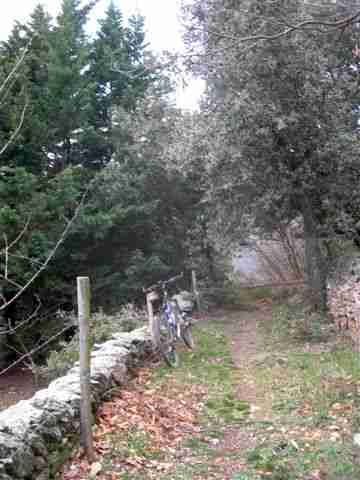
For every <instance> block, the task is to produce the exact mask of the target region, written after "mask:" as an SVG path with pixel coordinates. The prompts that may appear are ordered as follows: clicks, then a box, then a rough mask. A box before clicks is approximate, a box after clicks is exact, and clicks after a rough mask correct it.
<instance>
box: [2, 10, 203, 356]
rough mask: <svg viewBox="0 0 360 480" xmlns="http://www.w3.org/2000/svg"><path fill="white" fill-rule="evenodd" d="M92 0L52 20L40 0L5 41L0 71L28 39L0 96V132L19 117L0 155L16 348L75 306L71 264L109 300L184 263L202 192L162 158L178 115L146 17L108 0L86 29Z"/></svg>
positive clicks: (8, 318) (119, 300)
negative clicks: (91, 32) (94, 26)
mask: <svg viewBox="0 0 360 480" xmlns="http://www.w3.org/2000/svg"><path fill="white" fill-rule="evenodd" d="M95 3H96V1H88V2H80V1H79V0H64V1H63V2H62V6H61V10H60V13H59V16H58V17H57V18H56V19H55V21H53V20H52V19H51V18H50V16H49V15H48V13H47V12H46V10H45V9H44V8H43V7H41V6H38V7H36V9H35V10H34V12H33V14H32V15H31V17H30V20H29V22H27V23H20V22H18V23H17V24H16V25H15V27H14V29H13V31H12V33H11V35H10V36H9V38H8V40H7V41H4V42H2V43H1V45H0V82H2V81H5V79H6V77H7V76H8V75H9V73H10V72H11V70H12V69H13V68H14V65H15V64H16V62H17V60H18V58H19V57H20V56H21V54H22V53H23V52H24V48H28V50H29V51H28V54H27V55H25V57H24V60H23V62H22V63H21V65H20V68H19V70H18V71H17V74H16V75H15V76H14V77H12V79H11V82H9V83H8V84H7V85H6V86H7V89H6V95H5V99H4V101H3V103H2V105H0V142H1V144H5V143H6V142H7V141H9V139H11V136H12V134H13V133H14V132H16V130H17V128H18V127H21V128H20V129H19V133H18V135H17V136H16V138H14V139H13V141H12V143H11V144H10V146H9V148H8V149H7V150H6V151H5V152H4V154H3V155H2V156H1V160H0V167H1V170H0V197H1V204H2V207H1V209H0V230H1V232H3V233H2V236H1V239H0V242H1V249H0V253H1V258H0V260H1V263H0V275H1V276H0V287H1V290H2V292H1V293H2V295H3V297H2V299H3V301H4V302H9V301H11V299H12V298H13V297H14V295H16V294H18V293H19V291H21V289H22V287H23V286H24V285H26V283H27V282H29V281H31V279H32V278H34V280H33V281H32V283H31V285H30V286H28V287H26V288H25V290H24V292H25V293H23V294H22V295H20V296H19V297H18V298H17V299H16V301H14V302H12V303H11V304H10V305H9V306H8V307H7V308H6V310H5V312H4V321H5V322H6V324H9V325H10V328H9V329H8V332H7V333H8V335H7V338H6V341H7V344H8V345H9V348H10V350H11V351H12V352H13V353H14V352H15V351H16V352H17V353H16V355H18V356H21V355H22V354H26V353H28V352H29V351H31V350H32V348H33V347H34V346H39V347H40V346H41V345H42V343H43V342H44V341H47V340H48V339H49V338H51V337H52V336H53V335H54V334H55V333H56V332H57V331H59V330H60V329H61V328H62V327H65V326H66V324H65V322H64V321H63V320H62V319H60V320H61V321H59V318H57V316H56V314H55V312H56V311H57V310H59V309H60V310H61V311H65V312H70V311H73V310H74V309H75V278H76V276H78V275H87V276H90V278H91V284H92V293H93V308H94V309H96V308H97V307H103V308H104V309H105V310H106V311H110V310H111V311H113V310H116V309H117V308H119V306H121V305H122V304H125V303H127V302H128V301H137V302H139V303H141V302H143V301H144V298H143V295H142V293H141V290H142V287H143V286H145V285H146V284H147V283H153V281H155V280H158V279H160V278H163V277H164V276H166V275H170V274H172V273H175V272H176V271H180V270H183V269H184V264H186V265H188V263H187V262H186V261H187V259H188V257H189V245H188V243H187V240H188V232H189V231H190V230H191V228H192V226H193V224H194V222H195V221H196V219H197V215H196V212H195V207H196V205H197V204H198V201H199V192H198V190H197V188H194V187H193V185H192V184H191V183H189V182H188V181H187V178H186V177H185V176H184V175H183V174H182V173H180V172H178V171H176V172H175V171H174V170H171V169H169V168H168V163H169V162H171V160H170V159H169V158H170V157H169V155H168V152H169V151H170V150H171V148H170V143H171V142H173V141H174V139H173V135H172V132H173V129H174V126H175V123H176V121H177V119H178V118H180V117H181V113H180V112H179V111H178V110H177V109H176V108H175V107H174V106H173V104H172V102H171V100H170V96H169V94H171V92H172V91H173V85H172V84H171V81H170V79H169V72H168V68H165V67H164V66H163V65H162V63H161V62H160V60H159V59H158V58H156V57H155V56H154V55H153V54H152V53H151V52H149V51H148V48H147V46H146V44H145V34H144V31H145V24H144V19H143V18H142V17H137V16H135V17H132V18H130V19H129V21H128V22H127V24H126V23H125V21H124V19H123V17H122V13H121V11H120V10H119V9H118V8H117V7H116V6H115V4H114V3H113V2H110V5H109V8H108V10H107V12H106V13H105V16H104V18H103V19H101V20H100V21H99V27H98V32H97V33H96V36H95V38H89V37H88V36H87V35H86V33H85V26H86V22H87V19H88V16H89V13H90V12H91V9H92V8H93V6H94V5H95ZM22 113H24V114H25V115H24V121H23V124H22V123H21V122H20V119H21V115H22ZM79 205H81V209H80V210H79ZM75 214H76V222H74V223H71V219H72V218H74V215H75ZM69 225H71V229H70V230H69V231H68V227H69ZM7 247H9V248H7ZM54 253H56V254H55V255H54V258H52V261H51V262H50V264H49V265H48V264H46V265H45V262H47V259H48V258H49V255H50V256H51V257H52V255H53V254H54ZM45 266H46V268H45ZM39 271H40V272H41V275H39V276H38V275H37V273H38V272H39ZM20 326H23V328H20ZM104 327H105V325H104ZM14 328H15V332H16V335H14V331H12V329H14ZM57 329H58V330H57ZM50 347H51V348H56V343H52V344H50ZM39 358H40V359H42V354H41V355H40V357H39Z"/></svg>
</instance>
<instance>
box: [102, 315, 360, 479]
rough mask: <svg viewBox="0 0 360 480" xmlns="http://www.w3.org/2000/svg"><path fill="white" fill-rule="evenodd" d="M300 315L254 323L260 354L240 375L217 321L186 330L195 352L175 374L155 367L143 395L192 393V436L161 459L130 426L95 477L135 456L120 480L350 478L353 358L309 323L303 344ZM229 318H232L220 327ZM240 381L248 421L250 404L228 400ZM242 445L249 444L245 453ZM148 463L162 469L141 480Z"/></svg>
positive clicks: (358, 471)
mask: <svg viewBox="0 0 360 480" xmlns="http://www.w3.org/2000/svg"><path fill="white" fill-rule="evenodd" d="M239 315H241V313H240V314H239ZM304 315H306V312H304V311H303V310H302V308H301V306H300V305H296V306H295V307H289V306H286V305H279V306H277V307H275V308H274V314H273V317H272V318H271V319H269V321H267V322H260V323H258V328H259V337H260V339H261V338H262V344H261V340H260V345H259V351H260V352H261V354H262V353H265V354H266V356H265V357H264V358H263V359H262V361H261V362H260V363H259V362H256V361H255V360H254V362H252V363H251V364H250V368H247V369H246V372H245V371H244V369H241V368H240V370H239V369H237V368H235V366H234V364H233V362H232V358H231V354H230V348H229V347H230V346H229V340H228V338H227V337H226V336H225V335H224V334H223V331H224V322H223V321H212V322H206V323H204V324H202V325H200V326H199V327H197V328H195V329H194V330H195V331H194V336H195V339H196V349H195V350H194V351H189V350H186V349H185V348H183V349H181V352H180V360H181V361H180V366H179V368H176V369H171V368H168V367H166V366H165V365H164V364H162V363H161V364H160V365H159V367H158V368H157V369H156V370H154V372H153V375H152V379H151V382H150V384H149V385H147V386H146V388H149V389H154V391H155V390H156V391H159V389H160V391H161V392H163V394H164V395H168V396H171V395H173V398H178V397H179V398H180V396H181V395H182V394H183V392H189V395H190V394H191V395H192V393H190V392H193V391H194V392H195V397H194V399H193V401H194V403H196V402H198V403H199V404H200V405H201V409H200V414H199V418H198V422H199V425H198V427H199V428H198V434H191V436H190V435H189V436H188V437H187V438H185V439H184V440H183V441H182V443H181V444H180V445H176V447H175V448H174V445H169V447H170V448H169V451H167V450H166V449H165V451H161V450H157V449H156V448H154V446H153V445H152V444H151V439H150V438H149V437H148V436H147V435H146V434H144V432H142V431H141V428H140V427H139V428H134V429H133V430H131V431H129V432H127V433H125V432H123V433H121V434H116V435H114V437H113V441H112V442H111V445H112V447H111V449H110V451H108V452H107V454H106V456H105V459H106V462H107V464H106V469H104V470H105V471H108V472H113V471H116V468H117V467H116V459H119V458H120V459H121V458H122V459H127V458H135V459H139V458H140V459H142V462H143V464H144V467H143V468H140V469H137V470H134V471H133V472H130V473H129V474H127V473H124V471H123V470H122V471H121V478H122V479H125V480H126V479H127V478H128V479H130V478H131V479H134V480H150V479H152V478H157V479H159V480H205V479H206V480H207V479H223V478H225V477H224V471H228V470H227V468H228V465H230V464H231V465H234V466H235V468H234V469H233V470H232V471H233V472H234V473H233V476H232V478H231V480H265V479H269V480H319V479H321V480H345V479H346V480H356V479H360V467H359V465H358V462H357V460H356V459H357V455H358V452H356V451H354V447H353V433H354V432H359V431H360V362H359V360H358V354H356V353H354V352H352V351H351V350H350V349H349V348H348V347H347V345H345V344H342V343H339V342H338V341H335V338H334V336H333V335H332V334H331V332H330V333H329V329H328V325H327V324H326V322H325V321H324V320H323V319H321V318H315V322H318V323H319V325H318V326H317V327H316V329H314V332H315V330H316V331H317V332H318V333H317V334H316V335H314V334H313V333H311V329H310V335H309V336H307V335H305V336H304V335H303V333H304V332H305V331H306V330H307V329H308V327H309V322H308V320H309V319H307V318H306V319H305V324H306V328H303V326H302V325H299V322H301V321H302V316H304ZM230 318H231V319H234V318H236V316H234V315H233V314H232V315H231V316H229V317H226V319H224V321H227V322H229V321H230V320H229V319H230ZM249 318H252V317H251V315H250V317H249ZM232 321H234V320H232ZM299 332H300V334H299ZM277 356H279V359H281V362H280V361H275V362H274V361H272V360H273V359H274V358H277ZM245 373H246V375H247V376H250V380H251V382H252V383H253V384H254V385H255V386H256V388H255V392H256V394H257V398H253V397H251V398H252V399H253V400H252V402H254V403H255V404H256V405H261V410H257V413H256V415H255V416H254V415H252V414H251V412H252V408H251V407H252V406H253V405H250V403H249V402H248V401H247V400H246V399H242V398H238V396H237V385H238V384H239V382H241V381H244V382H245V379H244V374H245ZM197 392H200V393H199V395H198V396H197V394H198V393H197ZM253 393H254V392H253ZM177 396H178V397H177ZM234 431H235V432H238V431H241V432H242V435H241V438H243V439H244V441H243V444H242V445H240V446H239V447H238V449H236V448H233V447H232V444H231V440H232V435H233V433H232V432H234ZM247 439H255V440H253V441H252V443H251V446H250V442H248V441H247ZM229 445H230V446H231V447H229ZM157 461H159V462H160V463H161V462H162V463H163V464H169V463H171V468H170V469H169V470H166V471H162V470H159V471H157V472H154V471H152V474H151V475H150V473H149V471H148V470H147V467H146V465H147V462H157ZM237 465H241V468H239V470H240V471H238V472H236V470H237ZM127 475H128V476H127ZM153 475H155V476H153ZM226 478H228V477H227V476H226Z"/></svg>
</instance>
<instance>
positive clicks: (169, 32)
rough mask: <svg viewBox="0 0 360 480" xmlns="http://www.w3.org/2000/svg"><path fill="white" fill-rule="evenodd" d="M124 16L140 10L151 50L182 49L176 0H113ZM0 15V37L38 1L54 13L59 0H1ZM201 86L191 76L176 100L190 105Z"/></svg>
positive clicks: (104, 0) (96, 14)
mask: <svg viewBox="0 0 360 480" xmlns="http://www.w3.org/2000/svg"><path fill="white" fill-rule="evenodd" d="M0 1H1V0H0ZM114 1H115V4H117V5H118V7H119V8H120V10H121V12H122V13H123V14H124V16H125V17H128V16H129V15H131V14H134V13H140V14H142V15H144V17H145V25H146V33H147V41H148V42H149V43H150V46H151V49H153V50H155V51H158V52H160V51H162V50H165V49H166V50H170V51H181V50H183V48H184V47H183V43H182V40H181V23H180V21H179V9H180V8H179V7H180V0H114ZM2 2H3V3H4V4H6V6H4V7H3V8H2V11H1V17H0V39H6V37H7V36H8V35H9V33H10V31H11V29H12V26H13V24H14V21H15V20H19V21H26V20H27V19H28V17H29V15H30V13H31V12H32V11H33V10H34V8H35V6H36V5H37V4H38V3H42V4H43V5H44V6H45V8H46V10H47V11H48V12H49V13H50V14H51V15H52V16H53V17H55V16H56V15H57V14H58V12H59V8H60V4H61V0H40V2H39V0H2ZM108 4H109V0H100V1H99V3H98V5H97V6H96V7H95V8H94V10H93V12H92V16H91V18H90V20H89V32H92V31H95V30H96V25H97V19H99V18H101V16H102V15H103V13H104V10H105V9H106V8H107V6H108ZM202 90H203V82H202V81H200V80H191V81H190V82H189V86H188V88H186V89H185V90H184V89H183V88H182V87H181V86H179V88H178V91H177V101H178V104H179V105H180V106H182V107H183V108H190V109H193V108H195V107H196V104H197V101H198V99H199V96H200V95H201V92H202Z"/></svg>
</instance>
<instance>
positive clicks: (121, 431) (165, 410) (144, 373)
mask: <svg viewBox="0 0 360 480" xmlns="http://www.w3.org/2000/svg"><path fill="white" fill-rule="evenodd" d="M150 377H151V371H150V370H149V369H141V370H139V371H138V372H137V376H136V378H135V379H134V380H133V381H132V382H131V383H130V384H129V385H128V387H127V388H123V389H122V390H121V391H119V393H118V395H117V396H116V397H114V398H113V399H112V400H110V401H108V402H106V403H104V404H103V405H102V406H101V407H100V408H99V410H98V412H97V425H96V427H95V428H94V447H95V452H96V454H97V462H96V465H95V466H94V464H93V465H92V466H91V465H89V464H88V463H87V462H86V461H84V460H83V459H82V452H81V450H79V451H78V452H77V453H76V455H75V456H74V457H73V459H72V461H71V463H70V464H69V465H67V467H66V469H65V471H64V473H63V476H62V480H75V479H76V480H81V479H83V478H84V479H85V478H93V477H94V478H95V477H96V478H97V479H98V480H102V479H104V480H105V479H106V480H115V479H116V480H119V479H121V475H120V473H118V471H120V472H121V471H124V470H125V471H127V470H129V469H130V470H139V469H143V468H146V469H151V470H154V471H157V472H161V471H167V470H168V469H170V468H172V467H173V464H172V463H169V462H166V461H160V460H157V459H156V458H153V457H152V455H151V453H152V452H154V451H157V452H162V453H165V452H166V453H168V454H169V455H170V456H172V455H174V454H175V453H176V447H177V445H178V444H179V443H180V442H181V441H182V440H183V439H184V437H185V436H187V435H189V434H194V433H197V432H198V431H199V426H198V425H197V421H196V417H197V413H198V410H199V407H198V406H197V402H194V400H195V399H196V398H198V397H199V395H200V396H201V395H202V393H201V392H199V391H197V390H198V387H195V386H194V387H193V391H192V388H189V389H188V391H187V392H184V387H183V385H180V384H177V383H176V382H175V381H174V380H172V379H169V381H167V383H166V387H164V386H163V385H157V386H155V387H154V386H153V385H152V386H151V388H150V384H149V378H150ZM134 432H135V433H136V432H141V435H142V436H143V438H146V439H147V440H148V443H149V445H151V447H149V449H150V448H151V452H147V451H146V448H147V447H146V445H144V446H141V449H140V450H139V451H135V450H134V451H132V450H131V448H128V449H127V450H128V451H127V453H126V454H123V455H121V454H120V453H121V452H120V453H119V452H117V458H116V468H114V469H113V470H114V471H110V472H107V473H103V472H102V471H101V469H100V468H99V465H101V462H102V459H103V457H104V456H106V455H110V454H111V455H113V450H114V440H113V439H114V437H115V438H119V439H121V438H124V439H125V438H127V436H128V435H129V434H131V433H134ZM118 443H119V442H118ZM142 449H143V450H142ZM147 453H149V455H147ZM95 471H96V473H94V472H95ZM91 473H93V475H91Z"/></svg>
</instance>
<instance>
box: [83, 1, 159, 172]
mask: <svg viewBox="0 0 360 480" xmlns="http://www.w3.org/2000/svg"><path fill="white" fill-rule="evenodd" d="M99 27H100V28H99V31H98V32H97V37H96V38H95V40H94V42H93V44H92V47H91V55H90V64H89V71H88V74H87V76H88V78H89V81H90V83H91V84H92V85H93V86H94V88H93V91H92V96H91V111H90V114H89V126H88V130H87V139H86V140H85V142H86V143H87V147H88V153H87V156H88V159H89V160H88V161H89V162H94V164H95V163H96V164H97V165H102V166H103V165H106V164H107V163H108V162H109V160H110V159H111V157H112V154H113V152H114V146H113V138H112V135H113V126H114V125H113V122H114V112H115V110H116V108H117V107H120V106H121V107H122V108H123V109H125V110H127V111H131V110H134V109H135V108H136V104H137V102H138V100H139V99H142V98H143V97H144V95H145V92H146V90H147V88H148V86H149V84H150V83H151V82H152V81H154V80H153V79H154V73H153V72H152V71H151V69H148V68H147V66H146V64H145V62H146V59H145V44H144V41H145V33H144V22H143V19H142V17H132V18H130V20H129V25H128V27H125V26H124V25H123V18H122V14H121V12H120V10H119V9H118V8H117V7H116V6H115V4H114V2H113V1H111V2H110V4H109V8H108V10H107V11H106V13H105V17H104V19H102V20H100V21H99Z"/></svg>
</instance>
